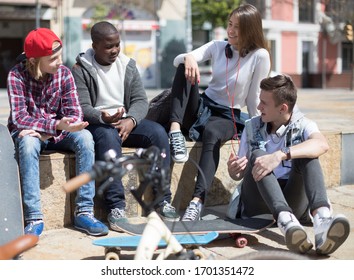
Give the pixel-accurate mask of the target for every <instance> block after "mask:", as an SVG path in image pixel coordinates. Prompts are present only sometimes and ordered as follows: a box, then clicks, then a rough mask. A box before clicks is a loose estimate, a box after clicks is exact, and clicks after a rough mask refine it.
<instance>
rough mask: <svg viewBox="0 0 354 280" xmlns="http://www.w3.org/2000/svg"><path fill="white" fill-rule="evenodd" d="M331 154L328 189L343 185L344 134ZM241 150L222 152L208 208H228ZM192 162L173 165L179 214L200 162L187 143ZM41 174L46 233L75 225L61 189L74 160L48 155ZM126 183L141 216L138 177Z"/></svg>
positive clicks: (99, 205)
mask: <svg viewBox="0 0 354 280" xmlns="http://www.w3.org/2000/svg"><path fill="white" fill-rule="evenodd" d="M325 135H326V137H327V139H328V142H329V145H330V150H329V151H328V152H327V153H326V154H325V155H323V156H322V157H321V158H320V160H321V164H322V168H323V173H324V177H325V184H326V187H328V188H331V187H335V186H339V185H340V184H341V169H342V168H343V166H341V153H342V134H341V133H326V134H325ZM232 145H234V150H236V151H237V150H238V145H237V143H231V141H229V142H227V143H225V144H224V145H223V146H222V148H221V153H220V162H219V167H218V170H217V172H216V175H215V179H214V182H213V185H212V186H211V189H210V190H209V192H208V196H207V199H206V205H209V206H211V205H222V204H227V203H228V201H229V197H230V194H231V193H232V191H233V189H234V187H235V186H236V184H237V183H238V182H235V181H233V180H232V179H231V178H230V176H229V175H228V172H227V160H228V158H229V155H230V152H231V151H232V150H233V148H232ZM187 148H188V150H189V153H190V160H189V161H188V162H186V163H184V164H174V163H172V178H171V190H172V195H173V197H172V204H173V205H174V206H175V207H176V208H177V209H179V210H184V209H185V208H186V206H187V205H188V203H189V201H190V200H191V198H192V194H193V191H194V184H195V176H196V173H197V168H196V166H195V164H193V162H195V163H197V162H198V161H199V157H200V153H201V148H202V146H201V143H195V142H187ZM134 151H135V149H127V148H124V149H123V154H131V153H133V152H134ZM40 170H41V171H40V172H41V195H42V197H41V200H42V210H43V214H44V219H45V226H46V229H55V228H61V227H63V226H67V225H71V224H72V217H73V212H74V207H75V206H74V205H75V204H74V201H75V194H74V193H73V194H70V195H68V194H66V193H65V192H64V191H63V189H62V185H63V184H64V183H65V182H66V181H67V180H69V179H70V178H72V177H74V176H75V156H74V155H73V154H69V153H58V152H54V153H52V152H46V153H44V154H43V155H41V158H40ZM123 183H124V186H125V190H126V192H125V194H126V201H127V203H126V204H127V209H126V212H127V215H128V216H130V217H134V216H139V215H141V214H142V210H141V208H140V206H139V205H138V203H137V202H136V201H135V199H134V197H133V196H132V195H131V193H130V191H129V190H130V188H131V187H133V186H136V184H137V176H136V174H135V173H132V174H128V175H127V176H124V178H123ZM145 198H146V199H151V193H147V194H146V197H145ZM95 213H96V216H97V217H98V218H99V219H101V220H102V221H106V217H107V210H106V209H105V204H104V201H103V200H102V198H100V197H97V196H96V197H95Z"/></svg>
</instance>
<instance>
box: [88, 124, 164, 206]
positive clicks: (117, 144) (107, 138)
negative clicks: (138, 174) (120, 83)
mask: <svg viewBox="0 0 354 280" xmlns="http://www.w3.org/2000/svg"><path fill="white" fill-rule="evenodd" d="M87 129H88V130H89V131H90V132H91V133H92V135H93V139H94V141H95V154H96V160H102V161H103V160H104V154H105V153H106V152H107V151H108V150H110V149H113V150H114V151H115V152H116V153H117V157H121V156H122V147H130V148H148V147H150V146H156V147H158V148H159V149H160V150H165V152H166V158H165V160H164V166H163V167H164V168H165V169H166V170H168V173H169V174H170V161H171V159H170V157H171V156H170V146H169V140H168V136H167V133H166V131H165V129H164V128H163V127H162V126H161V125H160V124H158V123H156V122H153V121H150V120H146V119H143V120H141V122H140V123H139V124H138V125H137V126H136V127H135V128H134V129H133V130H132V131H131V133H130V134H129V136H128V138H127V139H126V140H125V141H124V142H123V143H122V139H121V138H120V136H119V134H118V130H117V129H115V128H114V127H112V126H110V125H104V124H100V125H89V126H88V127H87ZM153 193H154V194H155V195H156V193H157V190H156V189H153ZM105 200H106V204H107V207H108V209H109V210H111V209H114V208H119V209H124V208H125V206H126V204H125V195H124V187H123V184H122V180H120V179H114V180H113V182H112V183H111V184H110V185H109V186H108V187H107V189H106V192H105ZM164 200H166V201H167V202H171V191H170V189H168V191H166V192H165V193H164V194H163V195H162V197H161V199H159V200H158V201H157V204H158V205H161V202H162V201H164Z"/></svg>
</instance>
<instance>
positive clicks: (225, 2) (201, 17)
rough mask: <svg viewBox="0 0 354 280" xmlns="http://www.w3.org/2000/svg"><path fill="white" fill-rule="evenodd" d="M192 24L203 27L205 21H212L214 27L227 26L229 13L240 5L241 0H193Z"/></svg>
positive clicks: (195, 26)
mask: <svg viewBox="0 0 354 280" xmlns="http://www.w3.org/2000/svg"><path fill="white" fill-rule="evenodd" d="M191 1H192V2H191V3H192V25H193V28H195V29H202V26H203V24H204V23H205V22H210V23H211V25H212V28H215V27H226V24H227V17H228V15H229V13H230V12H231V11H232V10H233V9H235V8H236V7H238V6H239V5H240V2H242V1H240V0H191Z"/></svg>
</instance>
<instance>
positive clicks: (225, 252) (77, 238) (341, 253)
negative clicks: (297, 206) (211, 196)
mask: <svg viewBox="0 0 354 280" xmlns="http://www.w3.org/2000/svg"><path fill="white" fill-rule="evenodd" d="M160 91H161V90H148V95H149V97H150V98H151V97H152V96H154V95H156V94H157V93H158V92H160ZM298 103H299V105H300V108H302V111H303V112H305V113H306V114H307V115H308V116H309V117H310V118H312V119H314V120H316V121H317V123H318V125H319V127H320V129H322V130H329V131H342V132H348V133H349V132H354V122H353V120H354V110H353V108H354V93H353V92H350V91H348V90H332V89H330V90H320V89H314V90H300V91H299V100H298ZM8 113H9V109H8V102H7V96H6V92H5V91H4V90H0V122H1V123H6V119H7V116H8ZM328 193H329V197H330V199H331V201H332V203H333V207H334V211H335V213H343V214H345V215H346V216H347V217H348V218H349V219H350V221H351V233H350V236H349V238H348V240H347V241H346V242H345V244H344V245H343V246H342V247H341V248H339V249H338V250H337V251H336V252H335V253H334V254H332V255H331V256H329V257H319V256H317V255H316V254H315V252H314V251H313V250H312V251H311V252H310V254H308V255H307V256H308V257H309V258H310V259H330V260H354V234H353V227H354V186H352V185H350V186H338V187H336V188H331V189H329V190H328ZM212 210H215V211H222V209H220V207H218V208H213V209H212ZM306 230H307V231H308V233H309V236H310V238H311V239H312V240H313V232H312V228H311V227H306ZM118 235H119V233H117V232H113V231H111V232H110V234H109V236H118ZM248 238H249V243H250V244H249V246H248V247H246V248H243V249H238V248H235V247H234V244H233V241H232V239H230V238H227V239H222V240H217V241H215V242H212V243H211V244H210V245H208V246H205V247H204V248H203V249H202V251H203V252H204V254H205V255H206V256H207V257H208V258H212V259H228V258H233V257H238V258H241V259H244V258H245V254H248V253H252V252H259V251H271V252H287V249H286V247H285V246H284V242H283V237H282V236H281V235H280V232H279V230H278V229H277V228H276V227H274V228H270V229H268V230H266V231H264V232H262V233H260V234H255V235H249V236H248ZM94 239H96V238H95V237H91V236H87V235H85V234H83V233H80V232H78V231H76V230H73V229H71V228H64V229H59V230H52V231H46V232H44V233H43V235H42V237H41V239H40V242H39V244H38V245H37V246H36V247H35V248H33V249H31V250H30V251H28V252H26V253H24V254H23V259H25V260H44V259H53V260H83V259H85V260H100V259H103V256H104V253H103V249H102V248H100V247H96V246H93V245H92V240H94ZM124 258H125V259H132V258H133V252H126V255H125V256H124Z"/></svg>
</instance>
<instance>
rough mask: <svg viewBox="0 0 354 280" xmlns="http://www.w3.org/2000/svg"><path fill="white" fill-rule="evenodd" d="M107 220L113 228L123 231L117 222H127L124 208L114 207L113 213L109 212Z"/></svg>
mask: <svg viewBox="0 0 354 280" xmlns="http://www.w3.org/2000/svg"><path fill="white" fill-rule="evenodd" d="M107 220H108V223H109V226H110V228H111V229H112V230H115V231H122V230H121V229H120V228H119V227H118V225H117V224H118V223H121V222H127V218H126V216H125V211H124V209H119V208H114V209H112V210H111V213H109V214H108V216H107Z"/></svg>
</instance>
